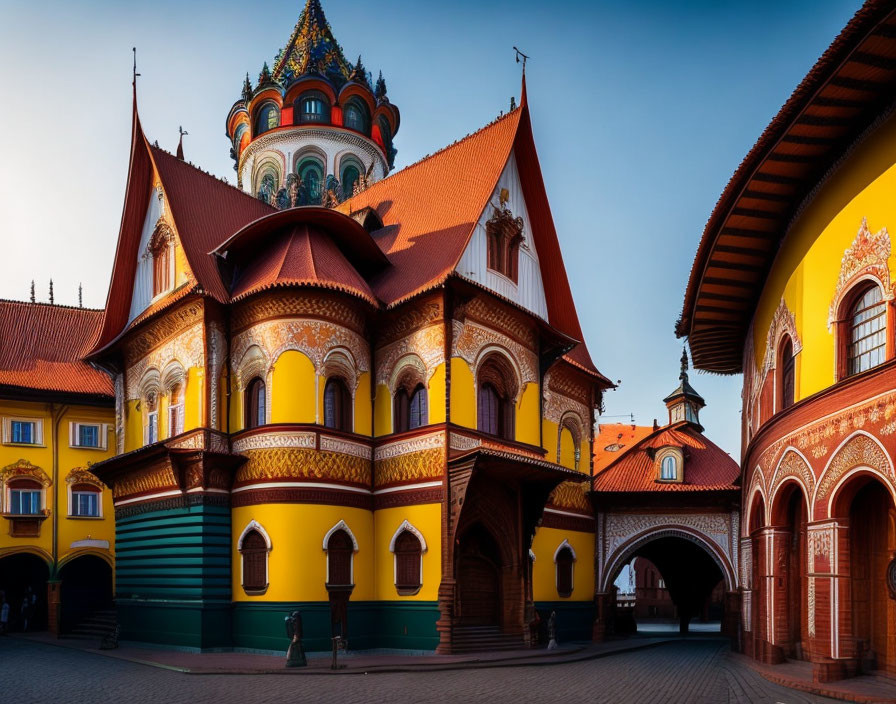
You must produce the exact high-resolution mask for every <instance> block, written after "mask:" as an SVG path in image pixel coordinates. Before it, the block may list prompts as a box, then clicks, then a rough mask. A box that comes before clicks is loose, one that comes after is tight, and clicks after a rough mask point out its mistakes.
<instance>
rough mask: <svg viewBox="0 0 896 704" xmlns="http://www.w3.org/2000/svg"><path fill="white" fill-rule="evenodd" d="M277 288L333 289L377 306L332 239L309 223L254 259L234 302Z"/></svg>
mask: <svg viewBox="0 0 896 704" xmlns="http://www.w3.org/2000/svg"><path fill="white" fill-rule="evenodd" d="M275 286H318V287H322V288H331V289H336V290H339V291H344V292H346V293H349V294H352V295H355V296H358V297H360V298H362V299H364V300H365V301H367V302H369V303H370V304H371V305H373V306H376V305H377V300H376V298H375V297H374V295H373V291H371V290H370V286H368V285H367V282H366V281H365V280H364V279H363V278H362V277H361V275H360V274H359V273H358V272H357V271H356V270H355V268H354V267H353V266H352V265H351V264H350V263H349V262H348V260H347V259H346V258H345V257H344V256H343V254H342V252H340V251H339V248H338V247H337V246H336V245H335V244H334V243H333V241H332V240H331V239H330V237H329V236H328V235H327V234H326V233H325V232H323V231H322V230H321V229H320V228H318V227H315V226H314V225H308V224H307V223H300V224H296V225H293V226H292V227H290V228H289V229H287V230H285V231H283V232H281V233H279V234H278V235H275V236H274V237H273V238H272V239H270V240H268V241H267V242H266V245H265V251H264V253H263V255H262V256H257V257H255V258H254V259H253V260H252V261H251V262H250V263H249V264H248V265H247V266H246V268H245V269H244V270H243V271H242V272H241V273H240V274H239V276H238V278H237V279H236V282H235V284H234V286H233V292H232V296H233V300H238V299H240V298H245V297H246V296H249V295H251V294H253V293H257V292H258V291H263V290H265V289H268V288H273V287H275Z"/></svg>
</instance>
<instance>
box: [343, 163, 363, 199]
mask: <svg viewBox="0 0 896 704" xmlns="http://www.w3.org/2000/svg"><path fill="white" fill-rule="evenodd" d="M359 178H361V171H360V170H359V169H358V167H357V166H356V165H355V164H353V163H351V162H349V163H348V164H347V165H346V166H343V167H342V179H341V180H342V192H343V193H344V194H345V197H346V198H351V196H352V195H353V194H354V191H355V184H357V183H358V179H359Z"/></svg>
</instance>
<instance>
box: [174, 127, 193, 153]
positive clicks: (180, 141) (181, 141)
mask: <svg viewBox="0 0 896 704" xmlns="http://www.w3.org/2000/svg"><path fill="white" fill-rule="evenodd" d="M177 131H178V132H179V133H180V139H178V140H177V158H178V159H180V160H181V161H183V160H184V135H188V134H190V133H189V132H186V131H184V128H183V127H181V126H178V128H177Z"/></svg>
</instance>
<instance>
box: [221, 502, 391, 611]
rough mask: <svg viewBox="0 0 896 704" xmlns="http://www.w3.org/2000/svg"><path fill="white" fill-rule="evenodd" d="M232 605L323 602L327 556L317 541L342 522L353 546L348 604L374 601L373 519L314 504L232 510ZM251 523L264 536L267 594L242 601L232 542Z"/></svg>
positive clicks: (364, 513)
mask: <svg viewBox="0 0 896 704" xmlns="http://www.w3.org/2000/svg"><path fill="white" fill-rule="evenodd" d="M232 517H233V545H232V556H233V599H234V601H326V600H327V598H328V596H327V590H326V586H325V584H326V572H327V554H326V552H325V551H324V550H323V540H324V536H325V535H326V534H327V531H329V530H330V528H332V527H333V526H334V525H336V524H337V523H338V522H339V521H340V520H344V521H345V522H346V524H348V527H349V528H350V529H351V531H352V533H353V534H354V536H355V539H356V540H357V541H358V552H356V553H355V555H354V580H355V589H354V592H352V600H354V601H365V600H371V599H373V598H374V570H373V566H374V540H373V535H374V530H373V514H372V512H371V511H367V510H364V509H360V508H347V507H343V506H320V505H314V504H264V505H258V506H240V507H236V508H234V509H233V513H232ZM253 519H254V520H256V521H257V522H258V523H260V524H261V525H262V526H263V527H264V529H265V530H266V531H267V534H268V536H270V539H271V544H272V550H271V552H270V553H269V555H268V584H269V586H268V590H267V592H266V593H265V594H262V595H259V596H247V595H246V593H245V592H244V591H243V588H242V583H241V567H242V562H241V559H240V554H239V551H238V550H237V541H238V540H239V537H240V534H241V533H242V532H243V529H244V528H245V527H246V526H247V525H248V524H249V521H251V520H253Z"/></svg>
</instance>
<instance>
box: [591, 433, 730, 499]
mask: <svg viewBox="0 0 896 704" xmlns="http://www.w3.org/2000/svg"><path fill="white" fill-rule="evenodd" d="M629 427H631V426H629ZM601 434H603V433H601ZM595 442H601V437H600V436H598V439H597V440H596V441H595ZM668 446H674V447H680V448H682V449H683V451H684V457H685V460H684V481H683V482H681V483H674V482H670V483H666V482H657V481H656V465H655V464H654V461H653V458H652V457H651V454H652V452H650V451H651V450H658V449H660V448H661V447H668ZM596 449H597V448H596V447H595V450H596ZM595 465H596V462H595ZM739 477H740V467H739V466H738V464H737V462H735V461H734V460H733V459H731V457H730V456H729V455H728V453H726V452H725V451H724V450H722V449H721V448H720V447H719V446H718V445H716V444H714V443H713V442H711V441H710V440H708V439H707V438H706V436H705V435H703V434H702V433H700V432H698V431H697V430H696V429H695V428H694V427H693V426H692V425H691V424H690V423H688V422H681V423H676V424H674V425H667V426H664V427H662V428H659V429H657V430H656V431H652V432H650V434H648V435H647V436H645V437H643V438H642V439H640V440H637V441H636V442H635V443H634V444H633V445H631V446H630V447H628V448H624V449H622V450H620V453H619V456H618V457H617V458H616V459H615V460H613V461H612V462H610V463H609V464H607V465H605V466H604V467H603V468H602V469H601V470H600V471H597V472H596V473H595V476H594V481H593V488H594V490H595V491H600V492H621V491H626V492H628V491H645V492H688V491H733V490H737V489H738V483H737V482H738V478H739Z"/></svg>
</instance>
